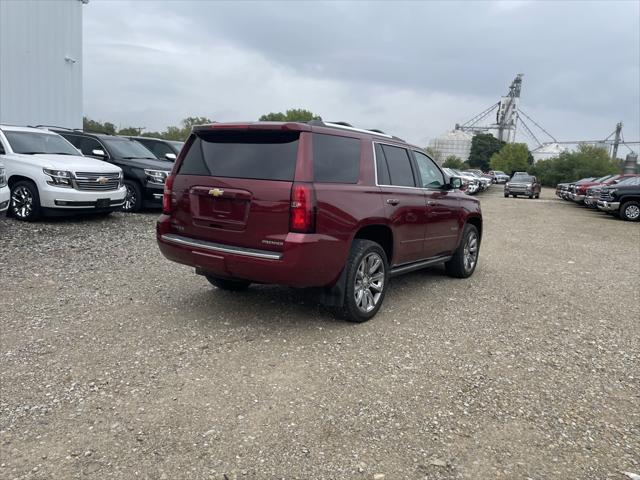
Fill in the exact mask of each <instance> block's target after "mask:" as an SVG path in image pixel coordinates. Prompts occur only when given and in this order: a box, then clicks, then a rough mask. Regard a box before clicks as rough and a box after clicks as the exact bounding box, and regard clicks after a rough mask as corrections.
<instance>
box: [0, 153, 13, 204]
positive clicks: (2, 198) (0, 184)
mask: <svg viewBox="0 0 640 480" xmlns="http://www.w3.org/2000/svg"><path fill="white" fill-rule="evenodd" d="M0 148H2V147H0ZM1 154H2V153H0V155H1ZM10 198H11V193H10V192H9V185H8V184H7V174H6V171H5V169H4V165H3V164H2V163H0V213H2V212H6V211H7V209H8V208H9V199H10Z"/></svg>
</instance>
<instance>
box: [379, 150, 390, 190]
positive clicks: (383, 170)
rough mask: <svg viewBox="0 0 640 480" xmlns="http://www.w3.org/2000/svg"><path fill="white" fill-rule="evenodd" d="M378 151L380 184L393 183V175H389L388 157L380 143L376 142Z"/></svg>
mask: <svg viewBox="0 0 640 480" xmlns="http://www.w3.org/2000/svg"><path fill="white" fill-rule="evenodd" d="M375 152H376V174H377V175H378V185H391V177H390V176H389V167H388V166H387V159H386V158H385V157H384V152H383V151H382V147H381V146H380V144H379V143H376V144H375Z"/></svg>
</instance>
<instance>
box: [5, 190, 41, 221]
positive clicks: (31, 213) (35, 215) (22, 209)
mask: <svg viewBox="0 0 640 480" xmlns="http://www.w3.org/2000/svg"><path fill="white" fill-rule="evenodd" d="M7 214H8V215H9V216H11V217H13V218H15V219H17V220H21V221H23V222H34V221H36V220H38V219H39V218H40V216H41V214H42V209H41V208H40V194H39V193H38V187H37V186H36V184H35V183H33V182H32V181H31V180H21V181H19V182H16V183H15V184H14V185H13V186H12V187H11V200H10V201H9V209H8V211H7Z"/></svg>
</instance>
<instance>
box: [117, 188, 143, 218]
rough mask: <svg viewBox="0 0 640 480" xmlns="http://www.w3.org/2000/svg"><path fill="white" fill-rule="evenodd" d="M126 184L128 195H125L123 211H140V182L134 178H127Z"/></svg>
mask: <svg viewBox="0 0 640 480" xmlns="http://www.w3.org/2000/svg"><path fill="white" fill-rule="evenodd" d="M124 186H125V187H126V188H127V195H126V196H125V197H124V204H123V205H122V211H123V212H139V211H140V210H141V209H142V189H141V188H140V184H139V183H138V182H135V181H133V180H125V181H124Z"/></svg>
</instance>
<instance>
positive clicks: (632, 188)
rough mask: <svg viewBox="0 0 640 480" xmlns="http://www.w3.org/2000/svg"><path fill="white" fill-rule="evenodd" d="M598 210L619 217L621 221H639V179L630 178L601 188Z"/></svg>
mask: <svg viewBox="0 0 640 480" xmlns="http://www.w3.org/2000/svg"><path fill="white" fill-rule="evenodd" d="M598 208H599V209H600V210H602V211H605V212H607V213H613V214H615V215H618V216H620V218H622V219H623V220H629V221H631V222H637V221H639V220H640V177H632V178H628V179H626V180H623V181H622V182H620V183H618V184H617V185H610V186H608V187H602V189H601V190H600V200H598Z"/></svg>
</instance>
